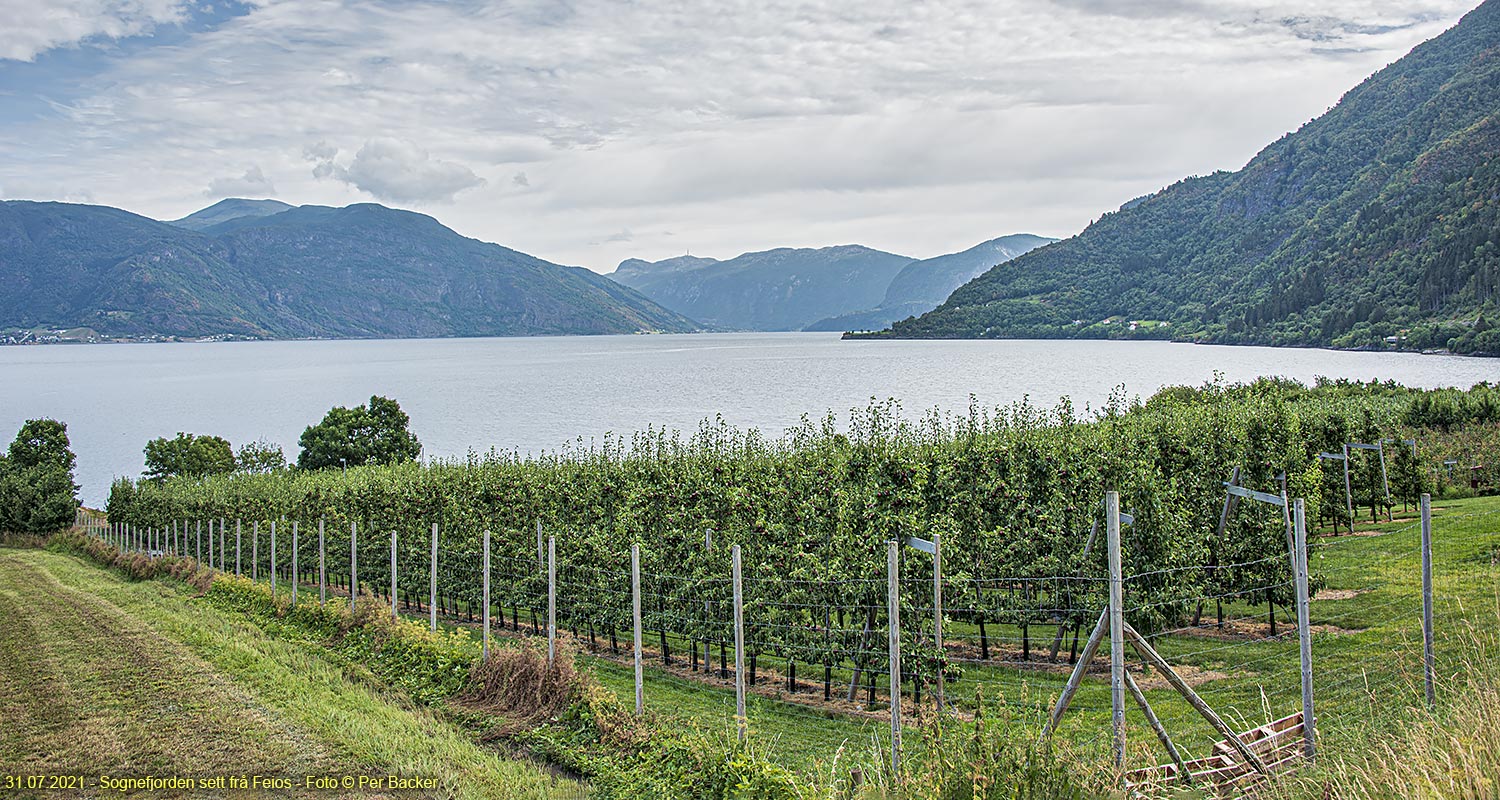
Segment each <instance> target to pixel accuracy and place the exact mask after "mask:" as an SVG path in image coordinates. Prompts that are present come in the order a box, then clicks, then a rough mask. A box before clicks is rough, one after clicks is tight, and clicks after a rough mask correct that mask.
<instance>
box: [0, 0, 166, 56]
mask: <svg viewBox="0 0 1500 800" xmlns="http://www.w3.org/2000/svg"><path fill="white" fill-rule="evenodd" d="M188 5H189V3H188V2H186V1H185V0H0V20H3V21H4V22H3V23H0V60H3V59H12V60H16V61H30V60H32V59H34V58H36V57H37V56H38V55H39V54H41V53H44V52H46V51H48V50H51V49H53V48H55V47H67V46H71V45H76V44H78V43H80V42H83V41H86V40H89V39H93V38H107V39H119V38H122V37H125V36H136V35H140V34H144V33H150V32H151V31H152V30H153V29H154V28H156V26H158V25H163V24H168V23H172V22H177V21H179V20H180V19H182V17H183V14H184V11H185V9H186V7H187V6H188Z"/></svg>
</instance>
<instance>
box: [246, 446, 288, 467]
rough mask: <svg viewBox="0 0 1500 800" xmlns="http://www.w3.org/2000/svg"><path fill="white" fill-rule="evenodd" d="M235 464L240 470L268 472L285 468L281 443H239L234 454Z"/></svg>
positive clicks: (284, 456) (284, 457) (284, 455)
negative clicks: (238, 450) (235, 454)
mask: <svg viewBox="0 0 1500 800" xmlns="http://www.w3.org/2000/svg"><path fill="white" fill-rule="evenodd" d="M235 465H236V466H237V467H238V468H239V471H240V472H254V473H261V474H269V473H272V472H280V471H281V470H284V469H286V454H285V453H283V452H282V451H281V445H278V444H272V443H270V442H249V443H247V444H242V445H240V452H239V454H238V455H237V456H235Z"/></svg>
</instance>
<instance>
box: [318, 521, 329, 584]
mask: <svg viewBox="0 0 1500 800" xmlns="http://www.w3.org/2000/svg"><path fill="white" fill-rule="evenodd" d="M318 605H320V606H326V605H328V550H327V548H326V546H325V544H324V539H323V520H322V519H321V518H320V519H319V520H318Z"/></svg>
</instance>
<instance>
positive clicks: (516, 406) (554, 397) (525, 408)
mask: <svg viewBox="0 0 1500 800" xmlns="http://www.w3.org/2000/svg"><path fill="white" fill-rule="evenodd" d="M1216 370H1217V371H1220V372H1223V373H1224V374H1225V375H1226V376H1227V377H1228V378H1229V379H1230V380H1232V381H1238V380H1248V379H1251V378H1255V377H1257V376H1261V375H1284V376H1288V377H1292V378H1297V379H1300V380H1303V381H1311V380H1312V379H1313V378H1314V377H1317V376H1319V375H1323V376H1328V377H1345V378H1357V379H1360V380H1368V379H1371V378H1378V379H1381V380H1385V379H1394V380H1397V381H1399V382H1401V383H1404V384H1407V385H1411V386H1422V387H1436V386H1465V387H1466V386H1469V385H1472V384H1473V383H1475V382H1478V381H1481V380H1490V381H1494V380H1497V379H1500V362H1497V361H1494V360H1486V359H1475V358H1462V357H1457V356H1422V355H1413V354H1395V353H1344V352H1334V351H1328V350H1291V349H1277V348H1259V347H1207V346H1197V345H1187V344H1172V343H1167V342H1073V341H933V342H913V341H864V342H843V341H840V340H839V338H838V334H824V333H746V334H698V335H683V336H602V337H562V338H528V339H431V340H396V341H390V340H383V341H318V342H240V343H220V344H140V345H79V346H50V347H0V436H3V437H4V439H5V440H6V441H7V442H8V441H9V439H10V438H11V437H12V436H14V433H15V430H16V429H17V428H18V427H19V426H20V425H21V423H22V422H23V421H25V420H26V419H30V418H34V417H55V418H58V419H61V420H63V421H65V422H67V423H68V432H69V434H70V436H71V437H72V441H73V446H74V451H75V452H77V453H78V482H79V483H80V484H82V486H83V492H82V495H83V499H84V501H85V502H87V503H89V504H90V505H95V504H98V503H101V502H103V499H104V497H105V496H106V495H107V493H108V490H109V482H110V480H111V479H112V478H113V477H114V476H116V475H132V476H133V475H137V474H139V473H140V471H141V469H142V467H143V463H142V462H143V457H142V455H141V449H142V447H144V445H145V443H146V441H147V440H148V439H152V438H155V437H157V436H171V435H173V434H175V433H176V432H177V431H187V432H191V433H213V434H217V435H220V436H223V437H225V438H227V439H229V440H230V441H231V442H233V443H234V444H235V445H236V446H238V445H239V444H241V443H243V442H246V441H251V440H255V439H264V440H267V441H271V442H276V443H279V444H280V445H281V446H282V447H283V449H284V450H285V451H286V453H287V456H288V457H289V458H291V459H294V460H295V458H296V455H297V446H296V445H297V437H298V436H299V435H300V434H301V433H302V429H303V428H304V427H306V426H307V425H309V424H312V423H314V422H316V421H318V420H319V419H321V418H322V416H323V414H324V413H325V412H327V410H328V409H329V408H330V407H332V406H334V405H356V404H359V403H362V402H364V401H365V400H366V399H368V398H369V396H370V395H372V394H383V395H386V396H389V397H394V398H396V399H397V400H399V401H400V403H401V406H402V408H404V409H405V410H406V411H407V413H409V414H410V415H411V418H412V429H413V430H414V431H415V432H416V434H417V435H418V437H420V438H421V440H422V443H423V444H424V445H425V448H426V449H425V454H426V455H429V456H455V455H459V456H461V455H463V454H464V453H466V452H468V451H469V450H476V451H481V452H483V451H486V450H488V449H490V448H491V447H495V448H499V449H501V450H510V449H519V450H520V451H522V452H536V451H539V450H546V449H554V448H557V447H559V446H560V445H563V444H564V443H566V442H569V441H571V440H574V439H577V438H578V437H583V438H584V439H588V438H591V437H597V436H600V435H602V434H604V433H606V432H612V433H625V434H628V433H630V432H631V431H635V430H640V429H643V428H645V427H647V426H648V425H655V426H667V427H670V428H678V429H683V430H691V429H694V428H696V427H697V424H698V422H699V421H700V420H702V419H703V418H704V417H708V416H712V415H714V414H722V415H723V416H724V418H725V419H726V420H728V421H729V422H730V423H732V424H734V425H737V426H740V427H757V428H760V429H761V430H763V431H766V432H767V433H772V434H779V433H781V432H782V431H783V430H784V429H785V428H786V427H788V426H790V425H793V424H796V422H797V421H798V420H799V419H800V418H801V416H802V415H803V414H810V415H813V416H821V415H822V414H823V413H825V412H827V411H829V410H833V411H837V412H840V413H843V412H846V411H847V410H849V409H850V408H854V407H862V406H864V405H865V404H866V403H867V402H868V401H869V400H870V399H871V398H872V397H873V398H882V399H883V398H887V397H894V398H897V399H898V400H899V401H900V402H901V405H902V407H903V408H904V409H905V410H906V411H907V412H908V413H909V414H911V415H915V414H917V413H919V412H920V411H922V410H924V409H928V408H932V407H940V408H943V409H948V410H955V411H957V410H962V409H964V408H966V407H967V406H968V403H969V395H971V394H972V395H974V396H975V397H976V398H977V399H978V400H979V402H980V403H982V404H986V405H997V404H1003V403H1008V402H1011V401H1014V400H1018V399H1020V398H1022V397H1023V396H1030V397H1031V399H1032V400H1033V401H1035V402H1038V403H1044V404H1051V403H1054V402H1056V400H1057V399H1058V398H1060V397H1062V396H1065V395H1066V396H1069V397H1072V398H1073V400H1074V402H1075V403H1076V404H1077V405H1078V406H1079V407H1080V408H1081V407H1082V406H1083V405H1084V404H1086V403H1087V404H1092V405H1095V406H1097V405H1099V404H1100V403H1101V402H1103V401H1104V400H1105V399H1106V398H1107V397H1108V396H1109V393H1110V390H1111V389H1112V388H1113V387H1115V386H1118V385H1121V384H1123V385H1124V386H1125V387H1126V389H1127V390H1128V391H1129V392H1130V393H1131V394H1138V395H1141V396H1143V397H1144V396H1147V395H1150V394H1151V393H1152V392H1154V391H1156V390H1157V389H1158V388H1160V387H1162V386H1165V385H1172V384H1184V383H1186V384H1199V383H1202V382H1204V381H1206V380H1209V379H1210V378H1212V376H1213V373H1214V371H1216Z"/></svg>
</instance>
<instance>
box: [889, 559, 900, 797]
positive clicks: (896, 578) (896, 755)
mask: <svg viewBox="0 0 1500 800" xmlns="http://www.w3.org/2000/svg"><path fill="white" fill-rule="evenodd" d="M900 561H901V543H900V542H897V541H896V540H895V539H891V540H890V541H888V542H886V543H885V572H886V581H887V585H886V628H887V629H888V632H889V634H890V637H889V638H890V666H891V780H892V781H896V780H899V779H900V776H901V574H900V571H901V566H900Z"/></svg>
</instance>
